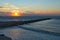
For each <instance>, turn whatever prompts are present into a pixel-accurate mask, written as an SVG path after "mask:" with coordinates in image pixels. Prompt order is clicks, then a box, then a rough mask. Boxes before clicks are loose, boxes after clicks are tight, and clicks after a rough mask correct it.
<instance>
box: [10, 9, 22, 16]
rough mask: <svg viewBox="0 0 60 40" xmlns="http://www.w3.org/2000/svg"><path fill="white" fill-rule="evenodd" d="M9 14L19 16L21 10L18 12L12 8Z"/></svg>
mask: <svg viewBox="0 0 60 40" xmlns="http://www.w3.org/2000/svg"><path fill="white" fill-rule="evenodd" d="M11 16H21V12H19V11H18V10H14V11H12V12H11Z"/></svg>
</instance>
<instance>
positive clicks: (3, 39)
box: [0, 34, 12, 40]
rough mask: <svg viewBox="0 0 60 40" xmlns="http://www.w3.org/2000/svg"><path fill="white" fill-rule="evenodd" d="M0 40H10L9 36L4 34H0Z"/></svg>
mask: <svg viewBox="0 0 60 40" xmlns="http://www.w3.org/2000/svg"><path fill="white" fill-rule="evenodd" d="M0 40H12V39H11V38H10V37H6V36H5V35H4V34H0Z"/></svg>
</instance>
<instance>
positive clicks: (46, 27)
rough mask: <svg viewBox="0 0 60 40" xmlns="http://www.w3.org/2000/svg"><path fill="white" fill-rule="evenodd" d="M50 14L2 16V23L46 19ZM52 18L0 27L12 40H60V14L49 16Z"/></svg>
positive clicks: (0, 30)
mask: <svg viewBox="0 0 60 40" xmlns="http://www.w3.org/2000/svg"><path fill="white" fill-rule="evenodd" d="M47 17H48V16H22V17H8V16H7V17H0V23H2V22H7V21H27V20H35V19H44V18H47ZM49 17H51V18H52V19H50V20H44V21H39V22H34V23H29V24H24V25H17V26H12V27H8V28H2V29H1V28H0V34H4V35H5V36H7V37H10V38H12V40H60V16H49ZM21 27H22V28H21Z"/></svg>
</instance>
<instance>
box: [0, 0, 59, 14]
mask: <svg viewBox="0 0 60 40" xmlns="http://www.w3.org/2000/svg"><path fill="white" fill-rule="evenodd" d="M7 5H8V9H7V8H6V10H5V9H3V8H2V7H5V6H7ZM0 6H1V7H0V9H3V11H10V10H13V9H15V8H16V9H20V11H21V12H27V11H28V12H32V13H35V14H60V0H0ZM9 6H11V7H9ZM9 8H10V9H9ZM12 8H13V9H12ZM0 11H1V10H0Z"/></svg>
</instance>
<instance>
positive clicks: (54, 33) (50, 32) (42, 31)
mask: <svg viewBox="0 0 60 40" xmlns="http://www.w3.org/2000/svg"><path fill="white" fill-rule="evenodd" d="M19 28H22V29H25V30H29V31H33V32H38V33H44V34H50V35H55V36H60V33H57V32H52V31H46V30H38V29H34V28H27V27H22V26H19Z"/></svg>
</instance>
